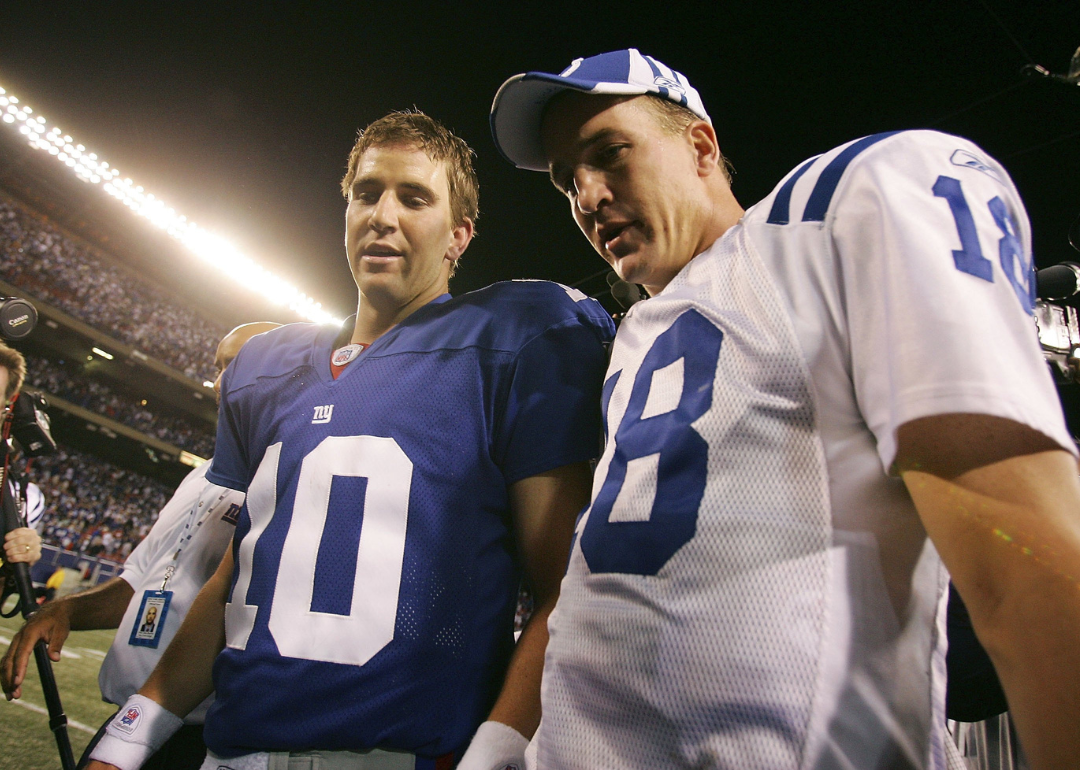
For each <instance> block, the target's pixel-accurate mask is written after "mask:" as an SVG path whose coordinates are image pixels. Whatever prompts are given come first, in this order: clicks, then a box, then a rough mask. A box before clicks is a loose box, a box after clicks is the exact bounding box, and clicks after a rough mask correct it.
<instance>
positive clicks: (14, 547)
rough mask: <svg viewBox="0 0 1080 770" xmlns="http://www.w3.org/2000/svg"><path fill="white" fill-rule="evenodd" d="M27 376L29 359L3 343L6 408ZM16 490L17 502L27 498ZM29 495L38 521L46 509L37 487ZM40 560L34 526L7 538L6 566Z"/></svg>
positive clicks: (0, 357) (1, 384)
mask: <svg viewBox="0 0 1080 770" xmlns="http://www.w3.org/2000/svg"><path fill="white" fill-rule="evenodd" d="M25 377H26V359H24V358H23V356H22V353H20V352H19V351H17V350H15V349H13V348H9V347H8V346H7V345H5V344H4V343H2V342H0V389H2V390H3V391H4V408H5V409H7V408H8V407H9V406H10V405H11V400H12V399H13V398H15V394H17V393H18V392H19V388H21V387H22V384H23V379H24V378H25ZM9 483H11V482H10V481H9ZM13 491H14V492H16V495H15V496H16V499H21V498H22V499H25V498H23V496H22V495H21V494H19V493H18V490H14V489H13ZM27 492H28V493H29V494H30V495H31V496H32V498H33V505H32V506H30V509H31V510H30V513H31V515H30V517H29V518H30V519H31V520H32V521H37V520H39V519H40V517H41V513H42V511H43V510H44V499H43V498H42V497H41V493H40V491H38V490H37V488H36V487H34V489H33V490H30V489H29V488H28V489H27ZM35 492H36V494H34V493H35ZM39 559H41V536H40V535H39V534H38V533H37V531H36V530H34V529H33V528H32V527H29V526H27V527H19V528H18V529H13V530H11V531H10V532H8V533H7V534H6V535H4V562H5V563H13V562H25V563H27V564H30V565H34V564H36V563H37V562H38V560H39Z"/></svg>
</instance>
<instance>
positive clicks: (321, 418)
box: [311, 404, 334, 425]
mask: <svg viewBox="0 0 1080 770" xmlns="http://www.w3.org/2000/svg"><path fill="white" fill-rule="evenodd" d="M333 414H334V405H333V404H326V405H324V406H317V407H315V416H314V417H312V418H311V424H312V425H324V424H326V423H328V422H330V417H331V415H333Z"/></svg>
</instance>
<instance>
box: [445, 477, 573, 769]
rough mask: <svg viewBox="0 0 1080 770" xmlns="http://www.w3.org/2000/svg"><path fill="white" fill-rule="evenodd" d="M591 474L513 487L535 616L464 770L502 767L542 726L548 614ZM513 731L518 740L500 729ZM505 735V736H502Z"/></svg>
mask: <svg viewBox="0 0 1080 770" xmlns="http://www.w3.org/2000/svg"><path fill="white" fill-rule="evenodd" d="M591 486H592V472H591V471H590V470H589V464H588V463H575V464H573V465H565V466H563V467H561V468H556V469H554V470H551V471H548V472H546V473H541V474H538V475H536V476H531V477H529V478H526V479H522V480H521V481H518V482H515V483H514V484H513V485H511V487H510V504H511V509H512V511H513V516H514V534H515V537H516V540H517V546H518V552H519V553H520V554H521V558H522V562H523V566H524V570H525V579H526V580H527V582H528V585H529V588H530V589H531V591H532V594H533V606H534V609H533V614H532V616H531V617H530V618H529V622H528V623H527V624H526V625H525V628H524V630H523V631H522V632H521V637H520V639H519V640H518V643H517V647H516V648H515V649H514V655H513V657H512V658H511V659H510V665H509V667H508V668H507V671H506V678H505V680H504V681H503V686H502V690H501V691H500V692H499V697H498V699H497V700H496V701H495V706H494V707H493V708H492V710H491V713H490V714H489V715H488V722H487V723H485V725H482V726H481V731H478V733H477V736H478V738H477V739H474V740H473V743H471V744H470V746H469V751H468V752H467V753H466V755H465V757H463V758H462V761H461V764H460V765H459V767H460V768H464V769H465V770H481V768H487V767H499V768H502V767H503V765H504V763H502V762H499V763H497V764H496V763H495V762H494V761H488V760H499V759H500V757H499V756H498V754H499V752H498V750H497V749H498V748H499V747H498V746H492V745H483V744H485V743H486V744H491V743H492V742H493V743H495V744H498V743H500V742H502V741H505V742H506V743H504V744H503V745H504V746H505V745H509V747H510V748H518V746H515V745H514V744H520V750H521V751H524V745H525V743H527V741H528V738H531V737H532V735H533V733H534V732H536V728H537V726H538V725H539V724H540V677H541V674H542V672H543V669H544V651H545V650H546V649H547V641H548V629H547V621H548V615H550V614H551V610H552V609H553V608H554V607H555V602H556V601H557V600H558V598H559V584H560V582H561V581H562V577H563V574H564V573H565V572H566V562H567V559H568V558H569V555H570V541H571V539H572V538H573V534H574V522H575V520H576V518H577V514H578V513H579V512H580V511H581V509H582V507H584V506H585V505H586V504H587V503H588V502H589V492H590V489H591ZM493 722H495V723H500V724H501V725H506V726H507V727H509V728H512V729H513V730H514V731H516V732H517V733H519V734H520V735H518V736H514V735H513V734H512V733H509V732H507V731H506V730H505V729H503V728H501V727H500V726H499V725H492V724H491V723H493ZM500 732H501V734H500Z"/></svg>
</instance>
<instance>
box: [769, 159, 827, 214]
mask: <svg viewBox="0 0 1080 770" xmlns="http://www.w3.org/2000/svg"><path fill="white" fill-rule="evenodd" d="M815 160H817V158H816V157H814V158H811V159H810V160H808V161H806V162H805V163H803V164H802V165H801V166H799V168H798V169H796V171H795V173H794V174H792V175H791V176H790V177H788V180H787V181H786V182H784V186H783V187H781V188H780V190H779V191H778V192H777V193H776V197H775V198H773V204H772V209H771V210H770V211H769V218H768V220H766V221H767V222H768V223H769V224H770V225H786V224H787V223H788V222H790V221H791V191H792V190H794V189H795V183H796V182H798V181H799V177H801V176H802V175H803V174H805V173H806V172H807V170H808V169H809V168H810V166H811V165H812V164H813V163H814V161H815Z"/></svg>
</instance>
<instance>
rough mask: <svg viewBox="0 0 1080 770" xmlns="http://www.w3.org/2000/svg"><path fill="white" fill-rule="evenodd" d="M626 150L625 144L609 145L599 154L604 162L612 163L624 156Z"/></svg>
mask: <svg viewBox="0 0 1080 770" xmlns="http://www.w3.org/2000/svg"><path fill="white" fill-rule="evenodd" d="M625 149H626V145H625V144H609V145H607V146H606V147H604V148H602V149H601V150H600V152H599V153H598V155H599V157H600V159H601V160H602V161H606V162H610V161H613V160H616V159H618V157H619V156H620V155H622V152H623V150H625Z"/></svg>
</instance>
